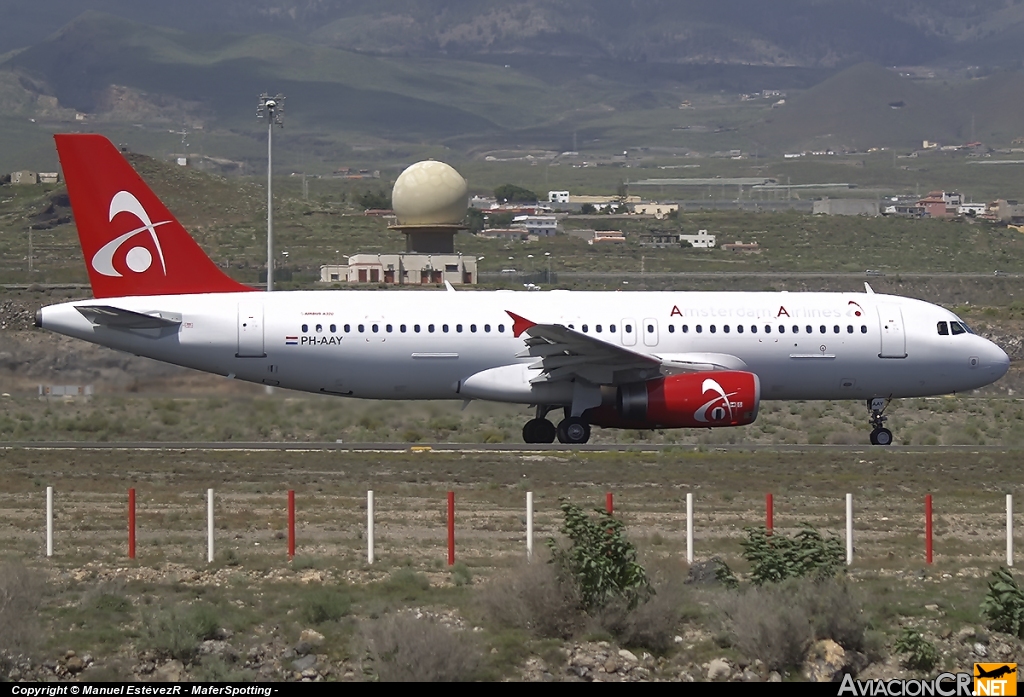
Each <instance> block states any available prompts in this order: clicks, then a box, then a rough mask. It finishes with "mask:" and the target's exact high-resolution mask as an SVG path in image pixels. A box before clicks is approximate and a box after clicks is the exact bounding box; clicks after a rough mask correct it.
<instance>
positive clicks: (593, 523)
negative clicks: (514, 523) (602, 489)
mask: <svg viewBox="0 0 1024 697" xmlns="http://www.w3.org/2000/svg"><path fill="white" fill-rule="evenodd" d="M561 509H562V514H563V515H564V516H565V522H564V523H563V525H562V529H561V532H562V533H563V534H564V535H565V536H566V537H568V538H569V542H570V544H569V547H568V548H563V547H561V546H560V545H559V544H558V543H557V541H556V540H555V539H554V538H549V539H548V542H547V544H548V547H549V548H550V549H551V553H552V559H551V561H552V562H553V563H554V564H555V566H556V568H557V569H558V570H559V573H560V574H563V575H565V576H566V577H567V578H569V579H571V580H572V582H573V583H574V584H575V585H576V586H577V588H578V590H579V597H580V601H581V603H582V607H583V610H584V611H586V612H592V611H594V610H597V609H600V608H602V607H604V606H605V605H606V604H608V603H609V602H610V601H612V600H621V601H624V602H625V603H626V606H627V607H628V608H629V609H633V608H635V607H636V606H637V604H639V603H640V602H643V601H644V600H647V599H648V598H650V597H651V595H652V594H653V589H652V588H651V584H650V582H649V581H648V580H647V574H646V572H645V571H644V568H643V567H642V566H640V564H638V563H637V561H636V558H637V551H636V547H634V546H633V544H632V543H630V542H629V541H628V540H627V539H626V536H625V526H624V525H623V523H622V521H621V520H619V519H617V518H614V517H613V516H612V515H610V514H609V513H607V512H606V511H602V510H600V509H597V510H596V512H597V518H596V519H594V518H591V517H590V516H588V515H587V514H586V513H585V512H584V511H583V509H581V508H580V507H579V506H576V505H573V504H571V503H569V502H568V501H565V500H564V499H562V505H561Z"/></svg>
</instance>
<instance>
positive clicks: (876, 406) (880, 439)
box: [868, 397, 892, 445]
mask: <svg viewBox="0 0 1024 697" xmlns="http://www.w3.org/2000/svg"><path fill="white" fill-rule="evenodd" d="M891 401H892V399H891V398H889V399H885V398H883V397H875V398H873V399H869V400H868V411H869V412H871V417H870V419H869V420H870V422H871V429H872V430H871V445H892V431H890V430H889V429H887V428H885V426H884V425H883V424H885V422H886V421H887V420H888V419H889V417H887V416H883V415H882V413H883V412H884V411H885V408H886V407H887V406H889V402H891Z"/></svg>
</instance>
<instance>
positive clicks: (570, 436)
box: [558, 416, 590, 445]
mask: <svg viewBox="0 0 1024 697" xmlns="http://www.w3.org/2000/svg"><path fill="white" fill-rule="evenodd" d="M588 440H590V424H588V423H587V422H586V421H584V420H583V419H581V418H579V417H578V416H570V417H569V418H567V419H563V420H562V422H561V423H560V424H558V442H559V443H568V444H570V445H582V444H583V443H586V442H587V441H588Z"/></svg>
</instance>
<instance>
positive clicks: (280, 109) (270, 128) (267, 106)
mask: <svg viewBox="0 0 1024 697" xmlns="http://www.w3.org/2000/svg"><path fill="white" fill-rule="evenodd" d="M264 114H265V115H266V118H267V292H270V291H272V290H274V180H273V172H274V168H273V162H274V160H273V152H274V151H273V145H274V124H277V125H278V126H284V95H283V94H278V95H277V96H276V97H270V96H268V95H267V93H266V92H264V93H263V94H261V95H260V103H259V105H258V106H257V107H256V118H260V119H262V118H263V117H264Z"/></svg>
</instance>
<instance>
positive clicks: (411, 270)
mask: <svg viewBox="0 0 1024 697" xmlns="http://www.w3.org/2000/svg"><path fill="white" fill-rule="evenodd" d="M320 281H321V282H322V283H385V284H394V285H406V284H407V285H429V284H440V283H444V282H445V281H448V282H449V283H451V284H452V285H460V284H471V283H476V282H477V273H476V257H474V256H468V257H467V256H463V255H462V254H355V255H353V256H350V257H349V258H348V264H347V265H346V264H324V265H322V266H321V267H320Z"/></svg>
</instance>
